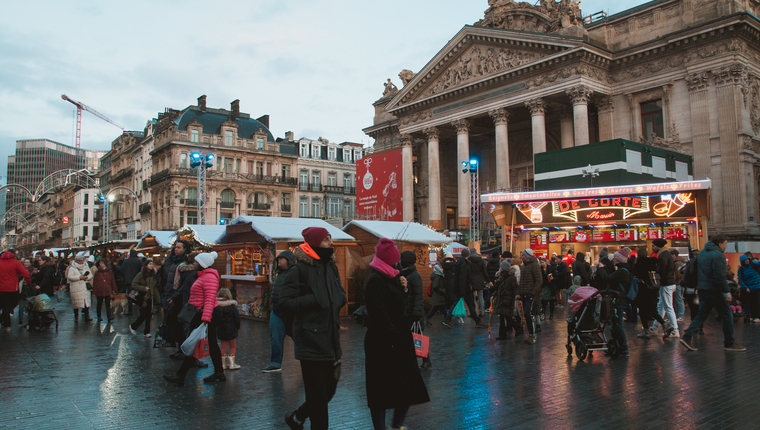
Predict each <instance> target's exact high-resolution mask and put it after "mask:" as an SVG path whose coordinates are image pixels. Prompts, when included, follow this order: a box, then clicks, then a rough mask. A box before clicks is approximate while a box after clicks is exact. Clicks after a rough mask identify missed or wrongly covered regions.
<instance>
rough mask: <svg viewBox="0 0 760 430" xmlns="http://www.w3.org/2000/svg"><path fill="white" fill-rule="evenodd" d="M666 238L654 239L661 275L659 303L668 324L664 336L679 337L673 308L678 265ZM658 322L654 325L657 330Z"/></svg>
mask: <svg viewBox="0 0 760 430" xmlns="http://www.w3.org/2000/svg"><path fill="white" fill-rule="evenodd" d="M667 244H668V241H667V240H665V239H655V240H653V241H652V252H654V253H656V254H657V274H658V275H660V303H659V304H658V305H657V311H658V312H659V314H660V315H661V316H662V317H663V318H666V319H667V322H668V324H667V325H666V326H665V327H663V330H664V333H663V335H662V337H663V338H668V337H679V334H678V320H677V318H676V311H675V309H674V308H673V293H675V291H676V266H675V260H674V259H673V254H671V253H670V252H668V251H667V250H666V249H664V248H665V245H667ZM656 325H657V323H656V322H655V325H653V326H652V327H653V328H655V330H656Z"/></svg>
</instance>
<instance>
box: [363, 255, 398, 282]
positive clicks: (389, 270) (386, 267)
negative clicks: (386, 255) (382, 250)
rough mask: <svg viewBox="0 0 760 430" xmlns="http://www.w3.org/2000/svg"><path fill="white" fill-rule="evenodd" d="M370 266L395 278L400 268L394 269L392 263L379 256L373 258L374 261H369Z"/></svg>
mask: <svg viewBox="0 0 760 430" xmlns="http://www.w3.org/2000/svg"><path fill="white" fill-rule="evenodd" d="M369 267H371V268H373V269H375V270H377V271H378V272H380V273H382V274H383V275H385V276H388V277H389V278H395V277H396V276H398V270H396V269H394V268H393V267H392V266H391V265H390V264H388V263H386V262H385V261H383V260H381V259H379V258H377V257H375V258H373V259H372V262H371V263H369Z"/></svg>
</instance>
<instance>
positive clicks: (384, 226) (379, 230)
mask: <svg viewBox="0 0 760 430" xmlns="http://www.w3.org/2000/svg"><path fill="white" fill-rule="evenodd" d="M354 227H358V228H360V229H362V230H364V231H367V232H369V233H371V234H373V235H375V236H377V237H384V238H387V239H391V240H393V241H402V242H413V243H424V244H426V245H440V244H444V243H445V244H449V243H451V242H452V241H453V240H452V239H451V238H449V237H446V236H444V235H442V234H440V233H438V232H436V231H434V230H432V229H430V228H428V227H425V226H424V225H422V224H417V223H416V222H398V221H363V220H353V221H351V222H349V223H348V224H346V226H345V227H343V231H345V232H349V231H351V229H352V228H354Z"/></svg>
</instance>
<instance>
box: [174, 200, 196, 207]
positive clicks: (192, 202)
mask: <svg viewBox="0 0 760 430" xmlns="http://www.w3.org/2000/svg"><path fill="white" fill-rule="evenodd" d="M179 204H181V205H185V206H198V199H179Z"/></svg>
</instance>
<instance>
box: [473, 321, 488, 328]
mask: <svg viewBox="0 0 760 430" xmlns="http://www.w3.org/2000/svg"><path fill="white" fill-rule="evenodd" d="M486 327H488V326H487V325H485V324H483V323H482V322H479V323H475V328H486Z"/></svg>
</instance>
